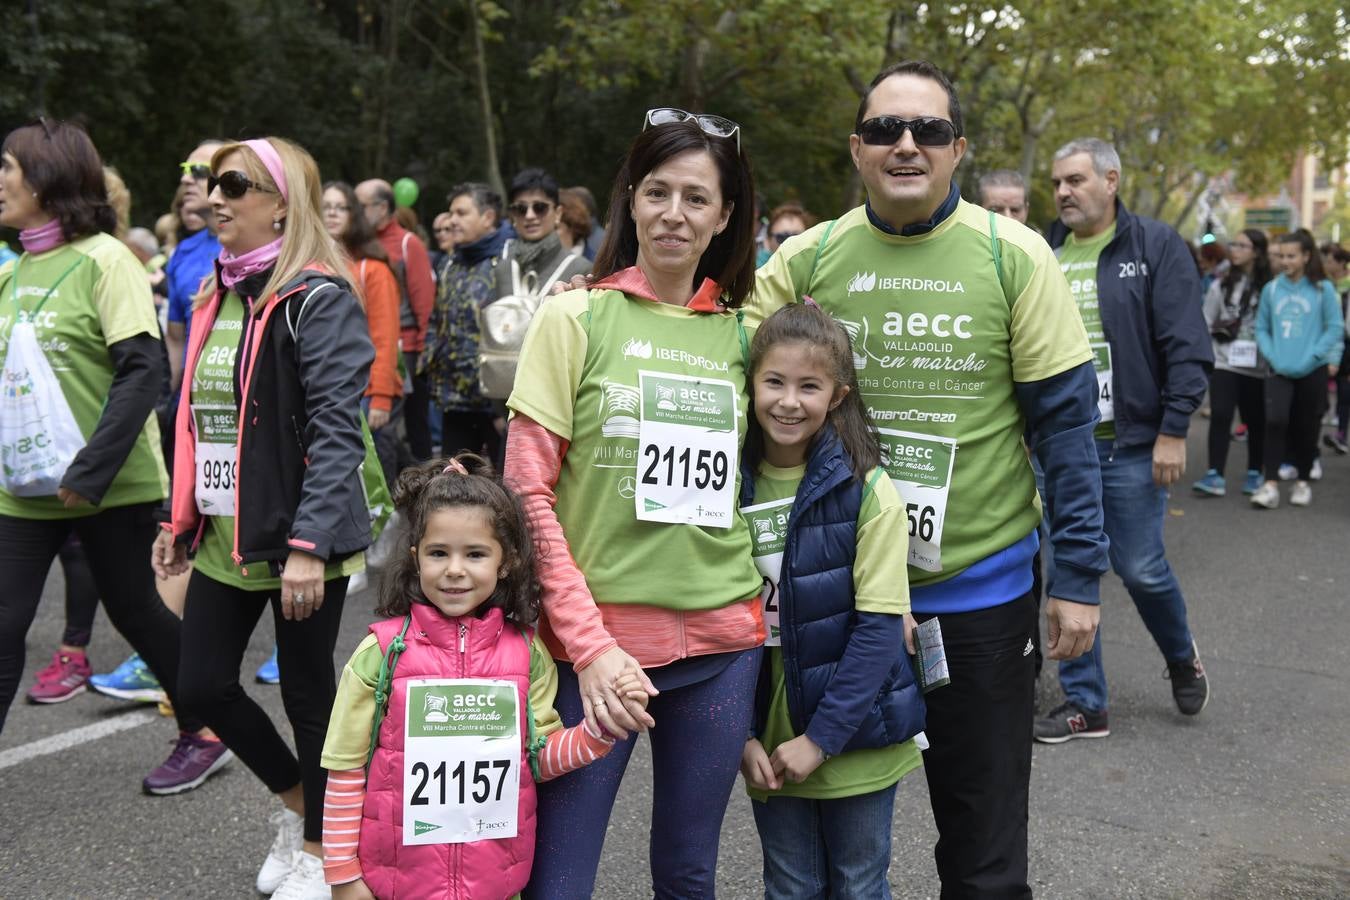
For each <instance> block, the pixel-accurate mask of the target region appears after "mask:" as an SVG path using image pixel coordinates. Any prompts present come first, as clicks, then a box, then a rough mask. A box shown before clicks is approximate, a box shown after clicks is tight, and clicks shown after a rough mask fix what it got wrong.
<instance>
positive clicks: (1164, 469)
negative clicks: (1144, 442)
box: [1153, 433, 1186, 487]
mask: <svg viewBox="0 0 1350 900" xmlns="http://www.w3.org/2000/svg"><path fill="white" fill-rule="evenodd" d="M1185 471H1186V439H1185V438H1184V437H1175V436H1173V435H1170V434H1161V433H1160V434H1159V435H1158V439H1157V440H1156V441H1154V442H1153V483H1154V484H1156V485H1158V486H1159V487H1167V486H1168V485H1171V484H1173V483H1174V482H1176V481H1179V480H1180V479H1181V476H1182V475H1183V474H1184V473H1185Z"/></svg>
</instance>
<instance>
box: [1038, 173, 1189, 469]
mask: <svg viewBox="0 0 1350 900" xmlns="http://www.w3.org/2000/svg"><path fill="white" fill-rule="evenodd" d="M1068 234H1069V229H1068V227H1067V226H1066V225H1065V224H1064V223H1063V222H1061V221H1058V220H1056V221H1055V222H1054V223H1053V224H1052V225H1051V226H1050V246H1051V247H1054V248H1056V249H1058V248H1059V247H1060V246H1062V245H1063V243H1064V241H1065V239H1066V238H1067V237H1068ZM1097 297H1098V302H1099V303H1100V307H1101V315H1102V330H1103V331H1104V332H1105V333H1106V341H1107V343H1108V344H1109V345H1110V346H1111V387H1112V391H1113V393H1114V397H1115V414H1116V444H1117V445H1118V446H1121V447H1130V446H1134V445H1137V444H1151V443H1152V442H1153V441H1154V440H1155V439H1156V438H1157V436H1158V432H1160V431H1161V432H1162V433H1163V434H1168V435H1173V436H1176V437H1184V436H1185V435H1186V432H1187V430H1188V428H1189V427H1190V421H1191V413H1193V412H1195V410H1196V409H1197V408H1198V407H1199V406H1200V401H1201V400H1202V399H1203V398H1204V396H1205V390H1206V389H1207V388H1208V387H1209V372H1210V370H1211V369H1213V368H1214V347H1213V345H1212V344H1211V343H1210V338H1209V329H1208V328H1207V327H1206V325H1205V316H1204V311H1203V305H1202V302H1201V301H1202V298H1201V293H1200V270H1199V269H1197V268H1196V266H1195V258H1194V257H1193V256H1191V251H1190V249H1189V248H1188V247H1187V246H1186V242H1185V241H1183V240H1182V239H1181V235H1179V234H1177V232H1176V230H1175V229H1173V228H1172V227H1171V226H1169V225H1165V224H1163V223H1162V222H1158V221H1155V220H1153V219H1149V218H1145V217H1144V216H1136V215H1134V214H1133V213H1131V212H1130V211H1129V210H1127V209H1126V208H1125V204H1123V203H1121V202H1120V198H1116V235H1115V237H1113V238H1112V239H1111V242H1110V243H1109V244H1107V245H1106V246H1105V247H1104V248H1102V254H1101V257H1100V258H1099V259H1098V260H1097Z"/></svg>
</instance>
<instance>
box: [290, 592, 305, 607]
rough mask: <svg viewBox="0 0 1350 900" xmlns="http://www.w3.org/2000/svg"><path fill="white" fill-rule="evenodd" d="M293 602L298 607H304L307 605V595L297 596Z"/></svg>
mask: <svg viewBox="0 0 1350 900" xmlns="http://www.w3.org/2000/svg"><path fill="white" fill-rule="evenodd" d="M292 602H293V603H295V604H296V605H297V606H304V605H305V595H304V594H296V595H295V597H294V598H292Z"/></svg>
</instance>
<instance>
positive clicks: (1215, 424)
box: [1209, 369, 1266, 475]
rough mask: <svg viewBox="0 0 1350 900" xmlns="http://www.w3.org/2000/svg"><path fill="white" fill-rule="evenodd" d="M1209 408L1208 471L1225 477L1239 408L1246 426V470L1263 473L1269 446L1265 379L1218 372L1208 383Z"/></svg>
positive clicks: (1219, 370) (1217, 370)
mask: <svg viewBox="0 0 1350 900" xmlns="http://www.w3.org/2000/svg"><path fill="white" fill-rule="evenodd" d="M1209 407H1210V417H1209V467H1210V468H1211V469H1214V470H1215V471H1217V472H1218V473H1219V474H1220V475H1222V474H1223V470H1224V466H1225V465H1226V464H1227V463H1228V442H1229V440H1230V436H1231V434H1232V430H1233V410H1234V409H1235V408H1236V409H1237V410H1238V411H1239V412H1241V413H1242V421H1243V423H1244V424H1246V426H1247V468H1248V469H1249V470H1250V469H1255V470H1256V471H1258V472H1259V471H1261V464H1262V460H1263V459H1264V457H1263V456H1262V451H1263V450H1264V448H1265V442H1266V408H1265V379H1263V378H1254V377H1252V376H1251V375H1239V374H1238V373H1237V372H1229V371H1226V370H1224V369H1215V370H1214V374H1213V375H1211V376H1210V379H1209Z"/></svg>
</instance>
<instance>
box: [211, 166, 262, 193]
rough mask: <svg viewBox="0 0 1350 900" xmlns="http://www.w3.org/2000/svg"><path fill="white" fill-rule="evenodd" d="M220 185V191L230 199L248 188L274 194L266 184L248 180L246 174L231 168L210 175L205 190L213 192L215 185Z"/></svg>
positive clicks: (246, 191) (245, 191) (247, 190)
mask: <svg viewBox="0 0 1350 900" xmlns="http://www.w3.org/2000/svg"><path fill="white" fill-rule="evenodd" d="M217 186H219V187H220V192H221V193H222V194H224V195H225V196H226V197H228V198H229V199H231V200H238V199H239V198H240V197H242V196H244V195H245V194H247V193H248V192H249V190H250V189H251V190H255V191H262V192H263V193H264V194H275V193H276V191H274V190H272V189H271V188H270V187H267V186H266V185H262V184H258V183H257V182H256V181H249V180H248V176H247V175H245V174H244V173H243V172H238V171H235V170H234V169H231V170H230V171H228V172H221V173H220V174H219V175H210V176H208V177H207V179H206V192H207V193H208V194H211V193H214V192H215V189H216V187H217Z"/></svg>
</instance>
